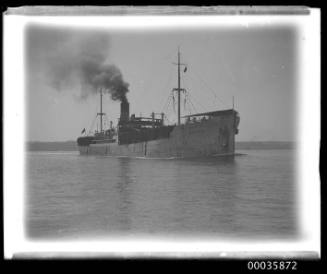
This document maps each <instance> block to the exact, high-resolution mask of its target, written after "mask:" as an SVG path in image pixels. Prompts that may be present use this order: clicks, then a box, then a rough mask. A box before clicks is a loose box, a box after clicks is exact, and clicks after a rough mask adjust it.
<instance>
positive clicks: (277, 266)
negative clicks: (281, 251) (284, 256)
mask: <svg viewBox="0 0 327 274" xmlns="http://www.w3.org/2000/svg"><path fill="white" fill-rule="evenodd" d="M247 266H248V269H249V270H296V267H297V262H296V261H249V262H248V265H247Z"/></svg>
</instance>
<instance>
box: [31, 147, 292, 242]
mask: <svg viewBox="0 0 327 274" xmlns="http://www.w3.org/2000/svg"><path fill="white" fill-rule="evenodd" d="M239 152H241V153H246V154H247V155H242V156H236V157H235V158H234V159H220V160H210V161H209V160H196V161H195V160H192V161H186V160H148V159H128V158H112V157H96V156H80V155H79V154H78V153H77V152H76V153H75V152H71V153H67V152H29V153H28V154H27V161H28V170H27V179H28V180H27V193H26V194H27V207H26V208H27V212H26V213H27V214H26V225H27V230H26V231H27V235H28V236H29V237H32V238H34V239H36V238H39V239H41V238H64V237H67V238H78V237H95V236H100V237H102V236H113V235H116V234H117V235H139V234H142V235H144V234H145V235H151V236H157V235H158V236H161V235H163V236H170V235H171V236H173V237H175V236H181V235H183V236H192V237H194V236H210V237H212V236H217V237H231V238H236V237H240V238H242V237H243V238H246V239H248V238H249V237H253V238H269V239H277V238H290V237H295V236H296V233H297V229H296V228H297V220H296V200H295V198H296V195H295V190H296V184H295V182H294V179H293V178H294V173H295V170H294V157H293V151H292V150H244V151H239Z"/></svg>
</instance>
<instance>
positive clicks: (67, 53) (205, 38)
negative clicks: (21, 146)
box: [25, 24, 298, 141]
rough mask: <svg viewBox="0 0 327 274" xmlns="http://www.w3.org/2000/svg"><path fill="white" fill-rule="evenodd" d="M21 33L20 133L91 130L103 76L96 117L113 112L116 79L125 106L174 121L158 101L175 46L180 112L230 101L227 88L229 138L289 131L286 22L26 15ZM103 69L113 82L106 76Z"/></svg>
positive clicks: (291, 90)
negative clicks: (142, 22) (77, 20)
mask: <svg viewBox="0 0 327 274" xmlns="http://www.w3.org/2000/svg"><path fill="white" fill-rule="evenodd" d="M25 39H26V51H25V54H26V63H25V73H26V80H27V81H26V83H27V85H26V98H27V100H26V104H27V140H28V141H67V140H76V139H77V137H78V136H79V135H80V134H81V131H82V129H83V128H86V130H89V129H90V128H91V125H92V124H93V129H96V127H97V121H96V120H95V116H96V113H97V112H99V100H100V99H99V98H100V97H99V94H98V90H99V88H98V87H99V86H98V85H97V84H98V83H101V84H102V83H104V81H106V82H105V84H106V85H107V86H106V87H108V89H106V92H105V93H104V97H103V110H104V112H106V118H105V121H106V125H108V123H109V121H110V120H112V121H113V123H114V124H116V123H117V119H118V117H119V113H120V103H119V102H120V101H119V98H118V99H117V96H116V97H115V95H113V93H115V92H116V91H113V90H112V89H115V88H116V89H117V92H121V91H122V90H121V89H120V88H117V86H116V84H117V83H118V85H120V84H123V85H124V87H126V89H123V91H122V92H123V93H124V94H125V95H126V96H127V99H128V101H129V103H130V114H132V113H135V114H136V115H137V116H138V115H140V114H141V115H143V116H150V113H151V112H153V111H154V112H156V113H159V112H162V111H163V110H165V111H166V114H167V119H168V120H167V122H168V121H169V122H171V123H174V122H176V117H177V107H175V109H174V108H173V107H172V103H170V105H169V106H168V107H166V108H165V106H166V103H167V100H168V98H169V96H170V95H171V93H172V89H173V88H175V87H177V67H176V65H174V64H173V63H174V62H176V61H177V51H178V47H180V51H181V61H182V62H183V63H185V64H186V66H187V71H186V72H185V73H184V72H183V71H182V74H181V76H182V81H181V83H182V87H183V88H185V89H186V91H187V94H188V95H187V96H188V101H187V102H190V101H191V102H192V104H190V103H186V109H185V108H184V97H182V104H181V107H182V115H184V114H189V113H190V112H191V111H192V112H193V113H194V112H205V111H213V110H222V109H230V108H232V102H233V97H234V108H235V109H236V110H237V111H238V112H239V114H240V118H241V119H240V125H239V134H238V135H237V136H236V141H294V140H295V138H296V136H295V126H296V122H295V118H296V113H295V111H296V98H297V70H296V68H297V65H296V64H297V59H298V56H297V44H298V42H297V33H296V29H294V28H293V27H291V26H278V27H277V26H273V25H269V24H264V25H262V26H254V27H246V26H240V27H233V28H227V27H221V28H218V27H215V28H205V27H202V28H196V29H195V28H178V27H176V28H173V29H158V30H153V29H152V30H147V29H143V30H135V29H131V30H118V29H113V28H108V29H105V28H101V29H96V28H76V27H75V28H72V27H65V26H63V27H59V26H56V27H53V26H49V25H41V24H38V25H37V24H33V25H29V26H28V27H27V28H26V31H25ZM103 71H105V73H103ZM110 73H113V74H110ZM112 75H114V77H113V78H112V79H114V81H115V84H114V85H111V83H108V81H107V79H108V77H109V78H110V77H112ZM104 79H105V80H104ZM117 81H118V82H117ZM110 87H111V89H110ZM119 87H120V86H119ZM183 96H184V95H183ZM175 98H176V97H175ZM113 99H114V100H113ZM176 101H177V100H175V103H176ZM171 102H173V101H172V99H171ZM93 121H95V122H94V123H93Z"/></svg>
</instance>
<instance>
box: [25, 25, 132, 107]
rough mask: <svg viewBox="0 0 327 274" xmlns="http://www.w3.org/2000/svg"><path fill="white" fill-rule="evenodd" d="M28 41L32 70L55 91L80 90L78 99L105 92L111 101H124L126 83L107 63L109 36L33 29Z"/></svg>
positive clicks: (126, 88) (30, 31)
mask: <svg viewBox="0 0 327 274" xmlns="http://www.w3.org/2000/svg"><path fill="white" fill-rule="evenodd" d="M28 31H29V32H28V34H29V35H28V39H29V41H31V42H32V44H33V45H34V46H33V47H31V46H30V47H29V48H28V51H29V52H28V58H29V59H30V61H31V68H32V69H33V68H34V70H37V71H41V72H42V73H44V74H45V78H46V82H47V84H48V85H50V86H51V87H53V88H54V89H56V90H58V91H63V90H70V89H74V88H78V87H81V93H80V96H79V97H80V98H82V99H85V98H87V97H88V96H89V95H91V94H96V93H97V92H100V90H101V91H102V92H103V93H108V94H109V95H110V96H111V98H112V100H119V101H125V100H126V101H127V97H126V93H127V92H128V91H129V90H128V87H129V84H128V83H127V82H125V81H124V78H123V75H122V73H121V71H120V69H119V68H118V67H117V66H115V65H114V64H108V63H107V58H108V55H109V51H110V38H109V34H108V33H106V32H100V31H91V30H88V31H81V30H74V29H63V28H60V29H59V28H46V29H45V28H40V27H35V26H32V27H30V29H29V30H28Z"/></svg>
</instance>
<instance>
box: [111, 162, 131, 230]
mask: <svg viewBox="0 0 327 274" xmlns="http://www.w3.org/2000/svg"><path fill="white" fill-rule="evenodd" d="M117 161H118V166H119V169H120V171H119V176H118V178H119V180H117V182H116V185H115V188H116V189H117V192H118V193H117V194H118V200H117V203H118V205H117V208H118V212H117V215H116V216H117V218H118V225H119V229H120V232H127V231H130V230H131V228H132V218H131V216H132V214H133V212H132V208H133V204H132V193H131V192H132V190H133V183H134V181H133V180H132V178H131V177H130V173H131V171H130V159H128V158H118V159H117Z"/></svg>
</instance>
